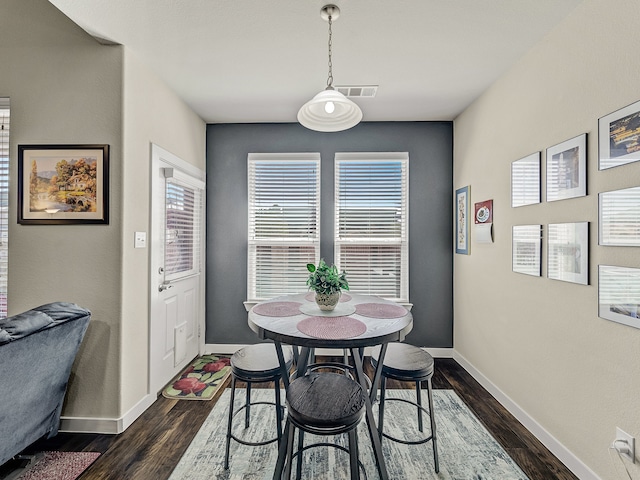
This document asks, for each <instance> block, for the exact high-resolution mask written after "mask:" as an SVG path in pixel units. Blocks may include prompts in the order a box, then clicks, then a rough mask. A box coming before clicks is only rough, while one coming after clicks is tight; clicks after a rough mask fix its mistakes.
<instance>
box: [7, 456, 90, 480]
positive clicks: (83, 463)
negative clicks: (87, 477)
mask: <svg viewBox="0 0 640 480" xmlns="http://www.w3.org/2000/svg"><path fill="white" fill-rule="evenodd" d="M99 456H100V453H98V452H44V458H42V459H41V460H40V461H38V463H36V464H35V465H34V466H33V467H31V468H30V469H29V470H27V471H26V472H25V473H23V474H22V475H20V476H19V477H18V480H75V479H76V478H78V477H79V476H80V475H82V472H84V471H85V470H86V469H87V468H88V467H89V466H90V465H91V464H92V463H93V462H94V461H95V460H96V458H98V457H99Z"/></svg>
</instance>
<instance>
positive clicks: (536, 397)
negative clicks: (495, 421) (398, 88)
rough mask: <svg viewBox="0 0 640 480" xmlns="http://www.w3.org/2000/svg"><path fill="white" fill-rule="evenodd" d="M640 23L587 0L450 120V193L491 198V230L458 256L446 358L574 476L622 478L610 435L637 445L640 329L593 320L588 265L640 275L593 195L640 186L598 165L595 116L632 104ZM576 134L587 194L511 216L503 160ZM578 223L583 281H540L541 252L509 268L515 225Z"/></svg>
mask: <svg viewBox="0 0 640 480" xmlns="http://www.w3.org/2000/svg"><path fill="white" fill-rule="evenodd" d="M639 13H640V8H639V5H638V2H637V0H617V1H616V2H611V1H610V0H585V1H584V2H583V3H582V4H581V5H580V6H579V7H577V8H576V10H575V11H574V12H573V13H572V14H571V15H570V16H569V17H568V18H567V19H566V20H565V21H564V22H563V23H561V24H560V25H559V26H558V27H557V28H556V29H555V30H554V31H553V32H551V33H550V34H549V35H547V36H546V37H545V38H544V39H543V40H542V41H541V42H540V43H539V44H538V45H536V46H535V47H534V48H533V49H532V50H531V51H530V52H528V54H527V55H525V56H524V57H523V58H522V59H521V60H520V61H519V62H518V63H517V64H516V65H515V66H514V67H513V68H512V69H511V70H510V71H509V72H508V73H506V74H505V75H504V76H503V77H502V78H501V79H500V80H499V81H498V82H496V83H495V84H494V85H493V86H492V87H491V88H490V89H489V90H488V91H487V92H486V93H485V94H483V95H482V96H481V97H480V98H479V99H478V100H477V101H476V102H475V103H474V104H473V105H472V106H471V107H470V108H468V109H467V110H466V111H465V112H464V113H463V114H461V115H460V116H459V118H457V119H456V121H455V130H454V162H455V166H454V188H456V189H457V188H460V187H462V186H465V185H471V205H472V206H473V203H474V202H479V201H483V200H487V199H493V200H494V228H495V243H493V244H490V245H479V244H475V243H473V235H472V239H471V241H472V243H471V255H470V256H464V255H455V258H454V279H455V280H454V282H455V285H454V292H455V300H454V310H455V318H454V345H455V349H456V351H457V352H458V353H460V354H461V355H462V356H463V357H464V358H465V359H466V360H467V361H468V362H469V363H470V364H471V365H473V367H474V368H476V369H477V370H478V371H479V372H480V373H481V374H482V375H483V376H484V377H486V378H487V379H488V380H489V381H490V382H492V383H493V384H494V385H495V387H497V388H498V389H500V390H502V392H504V394H505V395H506V396H507V397H509V398H511V400H513V401H514V402H515V404H517V405H518V406H519V407H520V408H521V409H523V410H524V411H525V412H526V413H527V414H528V415H529V416H530V417H531V418H532V419H533V420H534V421H535V422H537V423H538V424H539V425H540V427H541V428H542V429H544V430H546V431H547V432H548V433H549V434H550V436H551V437H555V439H557V441H558V442H559V443H560V444H562V445H563V446H564V447H566V449H567V450H568V451H569V452H570V454H573V455H574V456H575V457H576V458H577V462H578V464H580V463H581V464H582V466H583V467H584V468H583V469H581V470H580V472H579V473H580V474H581V475H582V476H583V477H584V478H587V477H588V476H592V472H595V475H594V478H595V476H599V477H601V478H603V479H616V478H626V476H625V474H623V466H622V464H621V463H620V461H619V460H618V459H617V457H614V459H613V461H612V459H611V457H610V453H609V450H608V448H609V445H610V443H611V441H612V440H613V438H614V434H615V427H616V426H619V427H621V428H622V429H623V430H626V431H627V432H628V433H630V434H632V435H634V436H635V437H638V436H640V415H639V414H638V412H639V407H640V400H639V399H640V357H639V355H638V352H640V330H637V329H634V328H631V327H627V326H624V325H621V324H618V323H614V322H610V321H607V320H604V319H602V318H599V317H598V313H597V283H598V278H597V272H598V265H599V264H607V265H622V266H630V267H636V268H637V267H640V248H633V247H601V246H598V237H597V232H598V192H602V191H608V190H614V189H619V188H626V187H632V186H638V185H640V162H637V163H635V164H631V165H627V166H623V167H617V168H614V169H610V170H605V171H598V165H597V164H598V162H597V159H598V151H597V148H598V141H597V132H598V118H599V117H602V116H604V115H606V114H608V113H611V112H613V111H615V110H617V109H619V108H621V107H624V106H626V105H628V104H630V103H633V102H635V101H638V100H640V55H638V48H637V47H638V45H640V15H639ZM585 132H586V133H587V134H588V148H587V150H588V158H587V193H588V195H587V196H586V197H582V198H575V199H570V200H563V201H557V202H550V203H547V202H544V201H543V202H542V203H541V204H539V205H533V206H526V207H519V208H511V206H510V167H511V162H512V161H514V160H517V159H519V158H522V157H524V156H526V155H528V154H530V153H533V152H536V151H542V152H543V158H544V151H545V149H546V148H548V147H551V146H553V145H555V144H557V143H560V142H562V141H564V140H567V139H569V138H572V137H574V136H577V135H579V134H582V133H585ZM543 166H544V161H543ZM543 170H544V168H543ZM542 184H543V187H544V185H545V182H544V174H543V183H542ZM543 192H544V188H543ZM544 198H545V197H544V194H543V200H544ZM574 221H588V222H590V241H589V248H590V261H589V275H590V285H588V286H584V285H578V284H572V283H566V282H561V281H556V280H551V279H548V278H546V246H545V247H544V248H543V276H542V277H531V276H527V275H522V274H516V273H513V272H512V271H511V227H512V226H513V225H518V224H543V225H544V226H545V232H546V225H547V224H549V223H561V222H574ZM569 456H571V455H569ZM569 460H570V459H569ZM565 461H567V459H566V458H565ZM574 467H575V466H574ZM630 468H631V470H632V474H634V475H639V474H640V469H639V468H638V467H637V466H631V467H630ZM634 478H635V477H634Z"/></svg>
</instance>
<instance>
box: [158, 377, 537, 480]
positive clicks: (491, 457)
mask: <svg viewBox="0 0 640 480" xmlns="http://www.w3.org/2000/svg"><path fill="white" fill-rule="evenodd" d="M387 392H388V394H387V395H388V397H401V398H406V399H415V391H414V390H387ZM423 393H424V394H423V398H424V399H426V398H427V395H426V391H424V392H423ZM236 395H237V396H236V399H238V400H237V402H238V403H237V406H240V404H241V401H242V400H243V395H241V394H236ZM251 395H252V401H264V400H267V401H269V400H270V399H272V398H273V391H271V390H266V389H264V390H258V389H255V390H252V392H251ZM433 400H434V410H435V412H436V414H435V418H436V433H437V437H438V452H439V463H440V473H439V474H436V473H435V472H434V466H433V450H432V448H431V443H426V444H423V445H403V444H399V443H396V442H391V441H389V440H387V439H384V440H383V442H382V448H383V453H384V458H385V462H386V466H387V471H388V473H389V478H391V479H398V480H399V479H402V480H436V479H438V480H441V479H447V480H491V479H494V480H526V479H527V476H526V475H525V474H524V473H523V472H522V470H520V468H519V467H518V466H517V465H516V464H515V463H514V462H513V460H512V459H511V458H510V457H509V455H507V453H506V452H505V451H504V449H502V447H501V446H500V445H499V444H498V443H497V442H496V440H495V439H494V438H493V437H492V436H491V435H490V434H489V432H488V431H487V430H486V429H485V428H484V427H483V426H482V424H481V423H480V422H479V421H478V419H477V418H476V417H475V416H474V415H473V413H472V412H471V411H470V410H469V409H468V408H467V406H466V405H465V404H464V403H463V402H462V400H460V398H459V397H458V396H457V395H456V394H455V392H453V391H452V390H434V399H433ZM228 407H229V391H228V390H227V391H225V392H224V393H223V395H222V396H221V397H220V399H219V401H218V402H217V403H216V405H215V407H214V408H213V410H212V411H211V413H210V415H209V417H208V418H207V420H206V421H205V423H204V424H203V425H202V427H201V428H200V431H199V432H198V433H197V435H196V437H195V438H194V440H193V441H192V442H191V445H189V448H188V449H187V451H186V452H185V454H184V455H183V457H182V458H181V460H180V462H179V463H178V465H177V466H176V468H175V469H174V471H173V473H172V474H171V477H170V479H169V480H187V479H188V480H213V479H218V480H223V479H224V480H241V479H244V480H246V479H255V480H258V479H260V480H262V479H264V480H266V479H271V478H272V476H273V470H274V467H275V463H276V460H277V456H278V454H277V447H276V444H275V443H272V444H269V445H265V446H262V447H249V446H244V445H241V444H239V443H237V442H234V441H232V442H231V452H230V453H231V459H230V465H229V470H228V471H225V470H224V453H225V435H226V425H227V420H226V416H227V413H228V410H227V409H228ZM252 408H255V411H252V419H255V420H257V421H255V423H252V424H251V426H250V428H249V429H248V430H244V422H243V421H242V419H239V418H236V422H235V423H234V434H235V435H237V436H240V438H244V439H245V440H249V441H261V440H265V439H268V438H269V437H270V436H272V435H273V432H275V414H274V412H273V410H274V409H273V407H272V406H266V405H257V406H255V407H252ZM259 408H262V409H263V410H258V409H259ZM415 412H416V410H415V407H412V406H410V405H407V404H405V403H402V402H390V403H387V405H386V407H385V432H386V433H388V434H391V435H394V436H396V437H398V438H404V439H410V440H415V439H417V438H419V437H418V436H419V435H420V432H418V431H417V427H416V424H417V420H416V413H415ZM374 413H375V414H376V415H377V407H376V406H374ZM243 418H244V417H243ZM376 418H377V417H376ZM428 425H429V421H428V417H425V432H426V434H427V435H429V426H428ZM358 428H359V431H358V438H359V439H360V442H359V446H360V460H361V461H362V462H363V464H364V467H365V469H366V472H367V478H368V479H369V480H374V479H378V478H379V477H378V473H377V471H376V468H375V460H374V457H373V450H372V448H371V442H370V440H369V438H368V436H367V433H366V425H365V424H364V423H362V424H361V425H360V426H359V427H358ZM343 437H344V436H338V437H327V438H320V437H315V436H313V435H305V444H308V443H311V442H316V441H321V442H322V441H329V442H334V441H335V442H336V443H340V444H341V445H345V444H346V439H345V438H343ZM307 442H308V443H307ZM302 478H314V479H332V480H333V479H336V480H338V479H347V478H349V456H348V455H347V454H346V453H344V452H341V451H339V450H337V449H333V448H323V447H321V448H315V449H310V450H307V451H306V452H305V454H304V457H303V472H302Z"/></svg>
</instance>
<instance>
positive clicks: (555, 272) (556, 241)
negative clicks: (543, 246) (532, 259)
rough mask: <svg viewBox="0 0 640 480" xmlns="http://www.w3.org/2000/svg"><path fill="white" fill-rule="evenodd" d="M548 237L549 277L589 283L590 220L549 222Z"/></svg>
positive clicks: (584, 283)
mask: <svg viewBox="0 0 640 480" xmlns="http://www.w3.org/2000/svg"><path fill="white" fill-rule="evenodd" d="M547 238H548V240H547V243H548V249H547V277H549V278H553V279H555V280H563V281H565V282H573V283H580V284H583V285H588V284H589V222H577V223H552V224H549V227H548V231H547Z"/></svg>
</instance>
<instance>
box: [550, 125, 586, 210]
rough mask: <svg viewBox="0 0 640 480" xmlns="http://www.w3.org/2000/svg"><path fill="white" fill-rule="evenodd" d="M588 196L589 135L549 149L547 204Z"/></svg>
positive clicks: (584, 134) (583, 135)
mask: <svg viewBox="0 0 640 480" xmlns="http://www.w3.org/2000/svg"><path fill="white" fill-rule="evenodd" d="M586 194H587V134H586V133H583V134H582V135H579V136H577V137H575V138H572V139H570V140H566V141H564V142H562V143H559V144H558V145H555V146H553V147H549V148H547V202H553V201H555V200H563V199H565V198H573V197H584V196H585V195H586Z"/></svg>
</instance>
